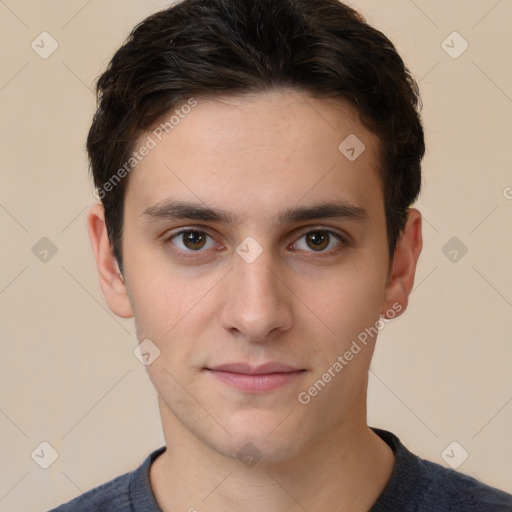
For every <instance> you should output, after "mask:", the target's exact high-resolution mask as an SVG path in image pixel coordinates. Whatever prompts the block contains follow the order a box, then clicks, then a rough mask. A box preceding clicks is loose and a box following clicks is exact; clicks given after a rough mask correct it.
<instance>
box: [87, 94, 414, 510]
mask: <svg viewBox="0 0 512 512" xmlns="http://www.w3.org/2000/svg"><path fill="white" fill-rule="evenodd" d="M350 134H356V135H357V137H358V138H359V139H360V140H362V141H363V142H364V144H365V146H366V149H365V151H364V152H363V153H362V154H361V155H360V156H359V157H358V158H357V159H356V160H355V161H353V162H351V161H349V160H348V159H347V158H346V157H345V156H344V155H343V154H342V153H341V152H340V151H339V150H338V145H339V144H340V143H341V142H342V141H343V140H344V139H345V138H346V137H347V136H348V135H350ZM147 135H148V134H143V135H141V138H140V141H141V142H142V141H144V140H145V139H146V137H147ZM169 198H171V199H174V200H176V199H179V200H182V201H183V200H186V201H194V202H196V203H199V204H201V205H202V206H208V207H209V208H214V209H223V210H225V211H228V212H230V213H231V214H232V216H233V218H234V222H233V223H232V224H229V225H228V224H223V223H221V222H218V221H213V222H212V221H203V220H201V221H198V220H191V219H163V220H162V219H158V220H157V219H154V218H151V217H150V216H147V215H146V216H145V215H144V214H143V212H144V211H145V210H147V209H148V208H149V207H153V206H155V205H159V204H160V205H161V204H162V202H163V201H165V200H167V199H169ZM325 201H343V202H345V203H349V204H351V205H355V206H358V207H360V208H363V209H364V210H365V211H366V213H367V218H366V219H363V220H354V219H350V218H315V219H312V220H302V221H299V222H293V223H290V222H280V223H277V222H276V219H277V217H278V214H279V212H281V211H282V210H285V209H288V208H293V207H298V206H311V205H313V204H317V203H319V202H325ZM124 214H125V221H124V226H123V248H122V250H123V255H124V258H123V263H124V275H121V274H120V273H119V268H118V266H117V263H116V261H115V258H114V256H113V253H112V248H111V246H110V244H109V241H108V237H107V234H106V229H105V223H104V215H103V209H102V206H101V205H99V204H98V205H95V206H93V207H92V208H91V209H90V211H89V214H88V228H89V235H90V239H91V243H92V246H93V250H94V255H95V258H96V262H97V266H98V271H99V277H100V284H101V287H102V290H103V293H104V295H105V298H106V301H107V303H108V306H109V307H110V309H111V310H112V311H113V312H114V313H115V314H116V315H118V316H120V317H123V318H130V317H134V319H135V324H136V329H137V335H138V338H139V340H140V341H142V340H144V339H147V338H149V339H150V340H151V341H152V342H153V343H154V344H155V345H156V346H157V347H158V348H159V350H160V351H161V352H160V356H159V357H158V358H157V359H155V361H154V362H153V363H152V364H151V365H149V366H147V370H148V373H149V376H150V378H151V380H152V382H153V384H154V386H155V388H156V390H157V392H158V397H159V407H160V413H161V418H162V425H163V431H164V435H165V439H166V445H167V450H166V452H164V454H163V455H161V456H160V457H159V458H158V459H157V460H156V461H155V462H154V463H153V465H152V466H151V471H150V481H151V486H152V489H153V492H154V494H155V497H156V499H157V501H158V503H159V506H160V508H161V509H162V510H163V511H164V512H167V511H169V512H171V511H175V510H195V509H197V510H198V511H200V512H203V511H218V510H226V511H231V510H233V511H235V510H236V511H238V512H240V511H248V512H249V511H261V510H268V511H281V510H283V511H284V510H287V511H296V510H297V511H298V510H301V511H303V510H304V509H306V510H308V511H310V512H314V511H320V510H339V511H345V510H351V511H366V510H368V509H369V508H370V507H371V506H372V504H373V503H374V502H375V501H376V500H377V498H378V496H379V494H380V493H381V492H382V490H383V488H384V487H385V485H386V483H387V482H388V480H389V478H390V475H391V472H392V468H393V464H394V456H393V453H392V451H391V450H390V448H389V447H388V446H387V445H386V444H385V443H384V442H383V441H382V440H381V439H380V438H379V437H378V436H377V435H376V434H374V433H373V432H372V431H371V430H370V429H369V428H368V426H367V422H366V392H367V383H368V369H369V365H370V361H371V357H372V354H373V349H374V346H375V340H376V338H373V339H370V340H369V342H368V343H367V345H366V346H364V347H363V348H362V350H361V351H360V352H359V353H358V354H357V355H355V356H354V357H353V359H352V360H351V361H350V362H348V364H347V365H346V366H344V367H343V370H342V371H340V372H339V373H336V376H335V377H333V378H332V380H331V381H330V382H329V383H328V384H327V385H326V386H325V387H324V388H323V389H322V390H321V391H320V392H319V393H318V394H317V395H316V396H314V397H312V398H311V400H310V402H309V403H308V404H307V405H304V404H302V403H300V402H299V400H298V398H297V397H298V394H299V393H300V392H302V391H305V390H306V391H307V390H308V388H310V387H311V386H312V384H313V383H314V382H315V381H317V380H318V379H319V378H321V376H322V374H324V373H325V372H326V371H327V369H328V368H329V367H332V365H333V363H334V362H335V361H336V360H337V357H338V356H339V355H342V354H344V353H345V352H346V351H347V350H348V349H349V348H350V346H351V343H352V341H353V340H355V339H356V338H357V336H358V334H359V333H361V332H362V331H364V329H365V328H368V327H370V326H374V325H375V324H376V322H377V321H378V320H379V317H380V315H383V316H384V317H386V316H390V315H389V311H391V310H392V309H393V305H395V310H396V309H397V305H398V308H400V309H401V312H403V311H405V309H406V307H407V301H408V296H409V294H410V292H411V290H412V287H413V283H414V275H415V270H416V263H417V260H418V257H419V254H420V252H421V247H422V237H421V215H420V213H419V212H418V211H417V210H416V209H412V208H411V209H409V211H408V220H407V225H406V227H405V229H404V231H403V233H402V236H401V238H400V241H399V243H398V246H397V249H396V251H395V254H394V257H393V261H390V260H389V255H388V247H387V236H386V226H385V213H384V198H383V191H382V187H381V184H380V181H379V145H378V140H377V138H376V137H375V136H374V135H373V134H372V133H370V132H369V131H368V130H367V129H365V128H364V127H363V125H362V124H361V123H360V122H359V120H358V118H357V115H356V113H355V111H354V109H353V108H352V107H351V106H350V105H348V104H347V103H346V102H344V101H343V100H327V99H322V100H317V99H313V98H310V97H308V96H306V95H304V94H302V93H298V92H297V91H293V90H283V89H279V90H274V91H270V92H265V93H260V94H257V95H245V96H239V97H229V98H220V99H219V98H217V99H206V98H198V105H197V106H196V107H195V108H194V109H193V110H192V112H191V113H190V114H188V115H187V116H186V117H185V118H184V119H183V120H181V121H180V123H179V125H178V126H176V127H175V128H174V129H173V130H172V131H171V132H170V133H169V134H168V135H167V136H166V137H165V138H164V139H163V141H162V142H160V143H159V144H158V145H157V146H156V147H155V148H154V149H152V150H151V151H150V153H149V154H148V156H146V157H145V158H144V160H143V161H142V162H141V163H140V164H139V165H138V166H137V167H136V170H134V171H133V172H132V173H131V175H130V177H129V182H128V186H127V190H126V202H125V212H124ZM178 228H189V229H196V230H202V231H203V235H204V237H203V238H201V237H199V242H200V243H198V242H197V240H198V239H197V238H195V239H194V240H193V242H194V243H195V244H196V245H194V244H190V243H188V244H187V239H184V238H183V236H177V237H174V238H171V237H172V235H174V234H175V233H176V231H177V230H178ZM304 231H306V232H308V231H309V232H313V233H314V234H315V233H316V238H314V239H313V242H312V239H311V236H309V237H308V236H307V235H306V234H305V233H304ZM326 231H330V232H334V233H337V234H339V235H341V236H344V237H345V239H346V240H347V241H348V242H349V243H347V244H344V243H342V242H340V241H339V240H338V239H337V238H336V236H334V235H332V236H329V235H328V234H327V233H326ZM206 235H208V236H206ZM246 237H252V238H253V239H254V240H255V241H257V243H258V244H259V246H260V247H261V249H262V253H261V254H260V255H259V256H258V257H257V258H256V259H255V261H253V262H252V263H248V262H247V261H245V260H244V259H243V258H242V257H240V255H239V254H238V253H237V252H236V249H237V247H238V246H239V244H241V242H242V241H244V239H246ZM319 240H320V242H322V240H323V241H324V242H325V243H323V242H322V243H318V241H319ZM315 242H316V244H315ZM180 251H181V254H180ZM185 254H186V255H188V256H191V257H186V256H185ZM322 254H323V255H324V256H325V257H322ZM396 316H398V313H397V315H396ZM241 361H243V362H248V363H250V364H252V365H258V364H262V363H266V362H269V361H274V362H276V361H277V362H280V363H285V364H288V365H291V366H293V367H295V368H298V369H301V370H304V371H302V372H301V373H300V374H298V375H297V376H296V378H294V379H292V380H291V381H290V382H288V383H287V384H286V385H284V386H282V387H280V388H278V389H275V390H272V391H268V392H264V393H253V392H245V391H241V390H238V389H234V388H233V387H231V386H229V385H227V384H226V383H225V382H223V381H221V380H220V379H218V378H217V377H215V376H214V375H213V374H212V372H210V371H209V370H208V369H207V368H212V367H214V366H215V365H219V364H224V363H233V362H241ZM247 443H252V444H251V446H253V447H255V448H256V449H257V453H258V454H259V456H261V459H260V460H258V461H257V462H256V463H255V464H253V465H251V466H250V467H249V466H247V465H246V464H244V463H243V462H242V461H241V460H240V459H239V458H237V453H238V451H239V450H240V449H241V448H242V447H243V446H245V445H247Z"/></svg>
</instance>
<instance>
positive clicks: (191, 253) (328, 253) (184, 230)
mask: <svg viewBox="0 0 512 512" xmlns="http://www.w3.org/2000/svg"><path fill="white" fill-rule="evenodd" d="M190 232H194V233H199V234H202V235H206V236H207V237H209V238H211V239H213V237H212V236H210V235H209V234H208V233H207V232H206V231H204V230H201V229H197V228H182V229H180V230H178V231H176V232H174V233H172V234H171V235H170V236H168V237H167V238H166V239H165V240H164V242H165V243H166V244H169V243H171V244H172V241H173V240H174V239H175V238H178V237H179V236H180V235H183V234H184V233H190ZM310 233H325V234H327V235H329V236H330V237H334V238H335V239H337V240H338V241H339V242H340V243H339V245H338V246H337V247H335V248H334V249H331V250H330V251H322V252H316V251H306V252H309V253H313V255H314V256H308V257H313V258H328V257H333V256H337V255H338V254H339V253H340V252H341V251H343V250H344V249H346V248H347V247H350V246H351V243H350V242H349V240H347V239H346V238H344V237H343V236H342V235H340V234H339V233H336V232H335V231H331V230H329V229H323V228H314V229H308V230H306V231H303V232H301V233H300V234H299V238H297V240H296V241H295V242H294V244H296V243H297V242H298V241H299V240H300V239H301V238H303V237H304V236H306V235H308V234H310ZM329 242H330V241H329ZM172 245H174V244H172ZM172 251H173V252H174V253H175V254H177V255H178V256H182V257H185V258H199V257H201V256H200V253H202V252H205V251H204V250H201V249H200V250H197V251H192V250H189V251H183V250H181V249H176V246H174V248H173V249H172ZM194 253H198V255H195V254H194Z"/></svg>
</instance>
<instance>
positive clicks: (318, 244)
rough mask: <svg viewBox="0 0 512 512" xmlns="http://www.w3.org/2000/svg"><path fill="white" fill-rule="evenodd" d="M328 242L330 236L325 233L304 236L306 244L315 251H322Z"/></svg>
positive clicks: (312, 233) (319, 232) (316, 232)
mask: <svg viewBox="0 0 512 512" xmlns="http://www.w3.org/2000/svg"><path fill="white" fill-rule="evenodd" d="M329 242H330V235H329V234H327V233H326V232H325V231H312V232H311V233H308V234H307V235H306V243H307V244H308V246H309V247H311V248H312V249H314V250H315V251H322V250H324V249H325V248H326V247H327V246H328V245H329Z"/></svg>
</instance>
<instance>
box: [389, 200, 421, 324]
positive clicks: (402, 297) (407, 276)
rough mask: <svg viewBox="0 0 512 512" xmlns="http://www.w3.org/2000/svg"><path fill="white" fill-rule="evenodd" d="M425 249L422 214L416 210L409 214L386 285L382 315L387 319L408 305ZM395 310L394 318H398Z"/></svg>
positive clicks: (410, 211)
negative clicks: (420, 257)
mask: <svg viewBox="0 0 512 512" xmlns="http://www.w3.org/2000/svg"><path fill="white" fill-rule="evenodd" d="M422 247H423V238H422V233H421V213H420V212H419V211H418V210H416V209H415V208H410V209H409V210H408V212H407V222H406V225H405V228H404V230H403V231H402V234H401V236H400V239H399V241H398V244H397V246H396V250H395V254H394V256H393V263H392V268H391V272H390V275H389V279H388V283H387V285H386V290H385V296H384V304H383V310H382V312H381V314H382V315H383V316H384V318H387V315H386V313H387V311H390V309H393V306H394V305H396V304H399V305H400V306H401V308H400V310H399V311H400V314H402V313H403V312H404V311H405V310H406V308H407V304H408V298H409V295H410V293H411V291H412V288H413V286H414V277H415V274H416V264H417V262H418V258H419V256H420V253H421V249H422ZM395 309H396V307H395V308H394V309H393V311H394V312H393V317H394V316H398V315H396V314H395Z"/></svg>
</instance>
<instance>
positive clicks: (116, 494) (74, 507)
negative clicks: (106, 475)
mask: <svg viewBox="0 0 512 512" xmlns="http://www.w3.org/2000/svg"><path fill="white" fill-rule="evenodd" d="M164 451H165V447H162V448H159V449H158V450H155V451H154V452H152V453H150V454H149V455H148V456H147V457H146V459H145V460H144V462H143V463H142V464H141V465H140V466H139V467H138V468H137V469H136V470H135V471H132V472H129V473H125V474H123V475H120V476H118V477H117V478H114V479H113V480H110V481H108V482H106V483H104V484H102V485H100V486H98V487H95V488H94V489H91V490H90V491H87V492H85V493H83V494H81V495H80V496H78V497H76V498H74V499H73V500H71V501H69V502H67V503H64V504H63V505H60V506H59V507H57V508H54V509H52V510H50V511H49V512H90V511H91V510H94V511H95V512H112V511H116V512H137V511H140V510H143V511H144V512H153V511H154V512H160V509H159V508H158V505H157V503H156V501H155V498H154V495H153V492H152V490H151V485H150V481H149V468H150V466H151V464H152V462H153V461H154V460H155V459H156V458H157V457H158V456H159V455H160V454H161V453H163V452H164Z"/></svg>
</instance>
